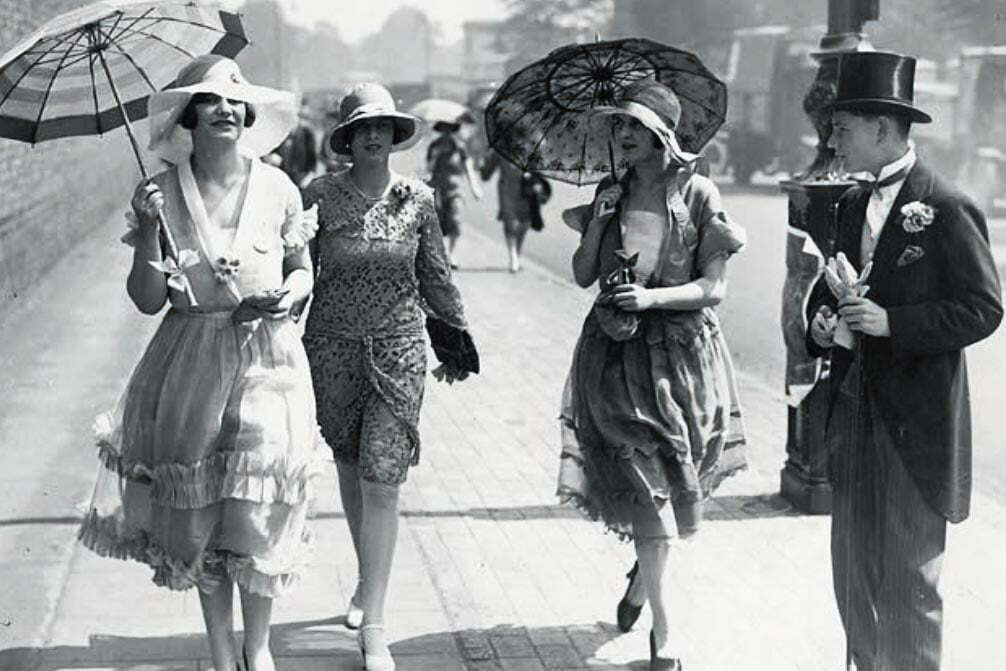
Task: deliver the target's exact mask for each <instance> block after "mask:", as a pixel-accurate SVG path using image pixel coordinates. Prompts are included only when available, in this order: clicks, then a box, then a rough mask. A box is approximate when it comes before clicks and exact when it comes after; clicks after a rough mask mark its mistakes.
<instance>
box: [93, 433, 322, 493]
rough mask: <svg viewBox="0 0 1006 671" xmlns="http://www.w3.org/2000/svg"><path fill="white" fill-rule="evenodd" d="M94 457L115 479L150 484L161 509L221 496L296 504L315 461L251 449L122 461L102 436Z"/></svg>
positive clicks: (315, 470)
mask: <svg viewBox="0 0 1006 671" xmlns="http://www.w3.org/2000/svg"><path fill="white" fill-rule="evenodd" d="M98 459H99V461H100V462H101V464H102V465H103V466H104V467H105V468H106V469H107V470H109V471H111V472H113V473H115V474H116V475H118V476H119V477H120V478H124V479H128V480H132V481H134V482H142V483H148V484H150V486H151V498H152V500H153V501H154V502H155V503H157V504H159V505H162V506H165V507H167V508H179V509H185V510H192V509H195V508H205V507H206V506H209V505H213V504H214V503H219V502H220V501H222V500H224V499H240V500H243V501H253V502H255V503H282V504H285V505H299V504H302V503H305V502H307V501H308V500H309V499H310V498H311V481H312V479H314V478H315V477H316V476H317V475H318V474H319V469H318V463H317V462H316V461H314V462H304V463H301V464H298V465H296V466H292V467H291V466H290V465H289V464H287V463H286V462H284V461H274V462H272V463H265V462H264V461H263V460H262V459H260V458H258V455H256V454H254V453H251V452H218V453H216V454H213V455H211V456H210V457H208V458H207V459H204V460H202V461H199V462H197V463H195V464H160V465H158V466H155V467H153V468H148V467H147V466H144V465H143V464H140V463H136V462H133V463H128V462H126V461H125V460H124V459H123V456H122V454H120V453H119V451H118V450H117V449H116V448H115V447H114V446H113V445H112V444H110V443H109V442H108V441H106V440H99V442H98Z"/></svg>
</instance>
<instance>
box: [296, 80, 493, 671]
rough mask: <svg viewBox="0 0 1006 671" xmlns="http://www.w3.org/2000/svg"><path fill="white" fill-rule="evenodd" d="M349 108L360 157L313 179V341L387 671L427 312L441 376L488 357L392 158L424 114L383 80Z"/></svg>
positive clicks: (362, 619) (470, 368)
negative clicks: (404, 105) (401, 504)
mask: <svg viewBox="0 0 1006 671" xmlns="http://www.w3.org/2000/svg"><path fill="white" fill-rule="evenodd" d="M340 107H341V114H340V118H341V119H342V121H341V123H339V125H337V126H336V127H335V128H334V129H333V130H332V132H331V134H330V135H329V137H328V140H327V143H326V144H327V147H326V149H327V150H328V151H330V152H333V153H335V154H338V155H341V156H348V157H351V159H352V167H351V168H349V169H348V170H345V171H343V172H339V173H334V174H328V175H324V176H322V177H319V178H318V179H316V180H314V181H313V182H312V183H311V184H310V185H308V187H307V189H306V190H305V200H306V202H308V203H320V214H319V232H318V239H317V240H316V242H315V245H316V246H315V248H314V253H315V256H314V258H315V259H316V261H317V278H316V282H315V296H314V302H313V303H312V306H311V310H310V313H309V315H308V319H307V325H306V332H305V335H304V343H305V345H306V347H307V354H308V358H309V359H310V362H311V373H312V376H313V379H314V387H315V393H316V395H317V411H318V421H319V423H320V425H321V432H322V435H323V436H324V437H325V440H326V441H327V442H328V445H329V447H331V448H332V451H333V453H334V454H335V460H336V464H337V465H338V472H339V491H340V494H341V496H342V505H343V509H344V510H345V512H346V521H347V523H348V524H349V530H350V534H351V535H352V538H353V545H354V548H355V550H356V557H357V564H358V567H359V581H358V583H357V586H356V590H355V592H354V593H353V596H352V598H351V599H350V602H349V607H348V610H347V613H346V625H347V626H348V627H350V628H357V627H359V629H360V634H359V643H360V651H361V653H362V654H363V658H364V663H365V665H366V667H367V669H369V670H370V671H386V670H388V669H394V668H395V663H394V659H393V658H392V656H391V652H390V650H389V648H388V639H387V637H386V635H385V630H384V625H385V621H386V620H385V612H384V604H385V595H386V593H387V589H388V582H389V579H390V576H391V563H392V557H393V555H394V551H395V542H396V540H397V537H398V489H399V486H400V485H401V484H402V483H403V482H404V481H405V479H406V476H407V474H408V470H409V466H410V465H415V464H417V463H418V462H419V428H418V425H419V410H420V406H421V405H422V400H423V390H424V386H425V381H424V379H425V376H426V343H425V339H424V337H423V325H424V321H426V323H427V328H428V330H429V331H430V335H431V338H432V339H433V346H434V350H435V351H436V353H437V355H438V358H440V360H441V361H442V362H443V365H442V366H441V367H440V368H438V369H437V370H436V371H434V374H435V375H437V376H438V377H440V378H442V379H445V380H446V381H447V382H453V381H454V380H463V379H465V377H467V375H468V374H469V373H470V372H478V358H477V354H476V353H475V349H474V346H473V344H472V341H471V338H470V337H469V336H468V333H467V330H466V329H467V326H466V323H465V317H464V313H463V311H462V307H461V296H460V295H459V294H458V290H457V289H456V288H455V287H454V285H453V284H452V282H451V276H450V270H449V268H448V261H447V257H446V255H445V253H444V241H443V237H442V235H441V233H440V226H439V225H438V222H437V212H436V209H435V207H434V201H433V193H432V192H431V190H430V189H429V187H427V186H426V185H425V184H423V183H422V182H420V181H419V180H415V179H408V178H405V177H402V176H401V175H397V174H395V173H393V172H391V170H390V168H389V166H388V159H389V156H390V154H391V153H392V152H395V151H401V150H403V149H407V148H409V147H411V146H412V145H414V144H415V143H416V142H417V141H418V140H419V139H420V132H419V131H420V127H421V122H420V121H419V120H418V119H417V118H416V117H413V116H411V115H408V114H403V113H401V112H398V111H396V110H395V103H394V100H393V99H392V98H391V94H390V93H388V91H387V90H386V89H384V88H383V87H382V86H379V85H377V84H361V85H359V86H358V87H356V88H354V89H353V90H351V91H350V92H349V93H348V94H347V95H346V97H345V98H343V100H342V103H341V106H340ZM424 308H427V309H429V310H431V314H430V315H429V317H427V316H425V315H424Z"/></svg>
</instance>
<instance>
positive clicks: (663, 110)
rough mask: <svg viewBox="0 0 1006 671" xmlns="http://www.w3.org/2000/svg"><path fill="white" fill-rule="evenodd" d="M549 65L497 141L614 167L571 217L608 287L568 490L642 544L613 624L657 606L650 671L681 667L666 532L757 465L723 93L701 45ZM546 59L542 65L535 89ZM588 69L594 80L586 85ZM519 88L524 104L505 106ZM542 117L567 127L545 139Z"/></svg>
mask: <svg viewBox="0 0 1006 671" xmlns="http://www.w3.org/2000/svg"><path fill="white" fill-rule="evenodd" d="M541 63H543V64H544V65H541V66H539V64H532V65H531V66H529V67H528V68H526V69H525V70H524V71H521V72H518V73H517V74H515V75H514V76H513V78H512V79H511V80H510V81H508V83H507V84H505V85H504V86H503V87H502V88H501V90H500V92H499V93H497V96H496V98H494V101H493V103H490V109H489V110H488V111H487V114H486V116H487V123H488V125H489V127H490V138H493V137H495V138H496V139H497V142H496V143H494V146H496V148H497V149H498V150H501V153H503V154H504V156H507V157H508V158H511V159H513V158H517V159H523V162H522V165H524V166H527V167H530V168H531V169H535V170H537V171H540V172H542V174H545V175H548V176H550V177H558V178H563V177H567V178H568V177H569V176H570V173H571V172H572V174H573V176H574V177H575V179H577V180H578V181H581V182H587V181H596V176H598V175H603V174H604V173H608V174H607V175H605V176H604V178H603V179H602V180H601V183H600V185H599V186H598V188H597V191H596V195H595V198H594V201H593V202H592V203H591V204H590V205H588V206H581V207H579V208H574V209H573V210H570V211H567V212H566V213H565V214H564V219H565V221H566V223H567V224H569V225H571V226H573V227H574V228H576V230H578V231H579V232H580V233H581V235H582V238H581V241H580V245H579V247H578V248H577V250H576V253H575V254H574V257H573V272H574V276H575V278H576V281H577V282H578V283H579V284H580V285H581V286H584V287H589V286H591V285H592V284H594V283H595V282H596V283H597V284H598V285H599V287H600V289H601V292H600V294H599V296H598V298H597V300H596V302H595V304H594V306H593V308H592V309H591V311H590V313H589V314H588V316H587V319H586V321H585V323H584V326H583V330H582V333H581V336H580V339H579V342H578V343H577V346H576V350H575V352H574V355H573V364H572V367H571V370H570V373H569V377H568V378H567V383H566V388H565V391H564V394H563V403H562V413H561V420H562V441H563V446H562V458H561V465H560V473H559V483H558V494H559V496H560V497H561V498H562V499H563V500H565V501H570V502H572V503H574V504H576V505H577V506H578V507H579V508H581V509H582V510H583V511H584V512H586V513H587V514H588V515H590V516H591V517H592V518H593V519H600V520H602V521H603V522H604V524H605V525H606V527H607V528H608V529H609V530H611V531H613V532H615V533H616V534H618V535H619V536H620V537H621V538H623V539H625V540H632V541H633V543H634V546H635V550H636V556H637V560H638V561H637V564H636V566H634V567H633V569H632V571H630V573H629V576H628V577H629V586H628V589H627V590H626V594H625V596H624V597H623V599H622V600H621V602H620V603H619V604H618V608H617V613H616V615H617V621H618V625H619V627H620V628H621V629H622V630H623V631H628V630H629V629H630V628H631V627H632V625H633V624H634V623H635V621H636V619H637V618H638V617H639V614H640V612H641V610H642V606H643V605H644V603H646V602H649V604H650V608H651V611H652V630H651V632H650V669H651V670H661V671H664V670H676V669H681V668H682V666H681V661H680V659H679V657H678V656H679V655H680V648H679V647H678V642H677V641H676V640H675V638H676V637H675V628H673V627H672V626H671V618H670V613H669V609H668V603H667V595H666V593H667V588H668V580H667V579H666V576H665V573H666V567H667V565H668V559H669V555H670V548H671V540H672V539H674V538H675V537H685V536H688V535H691V534H693V533H694V532H695V531H696V529H697V526H698V522H699V519H700V517H701V502H702V500H703V499H704V498H705V497H707V496H708V495H709V494H710V493H711V492H712V491H713V489H715V487H716V486H717V485H718V484H719V482H720V481H721V480H722V479H723V478H725V477H727V476H728V475H730V474H731V473H733V472H735V471H737V470H738V469H740V468H743V467H744V465H745V457H744V449H743V446H744V435H743V427H742V425H741V421H740V420H741V418H740V409H739V404H738V399H737V388H736V384H735V381H734V376H733V366H732V363H731V359H730V354H729V352H728V350H727V346H726V342H725V340H724V337H723V334H722V332H721V330H720V326H719V321H718V319H717V317H716V314H715V312H714V311H713V307H714V306H715V305H716V304H717V303H719V302H720V301H721V300H722V299H723V297H724V295H725V291H726V276H725V273H726V263H727V260H728V258H729V257H730V256H731V255H732V254H734V253H736V252H737V251H739V250H740V249H741V247H742V246H743V245H744V232H743V230H742V229H741V228H740V227H739V226H737V225H736V224H735V223H733V222H732V221H731V220H730V218H729V217H728V216H727V215H726V213H725V212H724V211H723V206H722V204H721V202H720V197H719V192H718V191H717V189H716V187H715V185H714V184H713V183H712V182H710V181H709V180H708V179H706V178H704V177H702V176H700V175H698V174H695V171H694V168H693V166H694V163H695V160H696V158H697V157H696V156H695V154H692V153H690V151H697V150H698V149H699V148H701V146H702V143H703V142H704V141H705V140H707V139H708V138H709V137H711V135H712V133H714V132H715V129H716V127H717V126H718V125H719V122H720V121H721V120H722V112H724V111H725V103H726V99H725V91H723V89H722V84H721V83H719V82H718V80H716V79H715V77H713V76H712V75H711V74H710V73H708V71H706V70H705V69H704V68H702V66H701V64H699V63H698V60H697V59H696V58H695V57H694V56H692V55H691V54H687V53H685V52H681V51H679V50H676V49H672V48H670V47H663V46H661V45H657V44H656V43H653V42H650V41H648V40H624V41H616V42H607V43H597V44H593V45H573V46H571V47H564V48H563V49H560V50H557V51H556V52H553V54H551V55H550V56H549V57H548V58H546V59H545V61H543V62H541ZM536 68H537V69H538V71H540V72H542V73H548V74H547V75H546V76H547V77H548V78H547V79H545V80H544V81H543V82H541V83H540V85H536V84H537V82H536V81H535V79H534V76H533V75H534V72H535V70H536ZM556 73H559V77H558V79H557V78H556ZM587 73H590V74H589V75H588V74H587ZM588 76H589V77H591V78H592V79H591V81H592V82H593V84H594V85H593V87H590V86H586V85H585V84H584V83H583V82H582V81H581V82H579V83H578V82H577V80H578V79H580V80H583V79H587V78H588ZM664 80H667V81H668V82H671V83H673V86H668V85H665V84H663V83H661V81H664ZM615 82H628V83H627V84H626V85H624V86H621V85H619V86H617V87H616V86H615ZM589 83H590V82H587V84H589ZM511 85H512V87H513V88H514V90H518V91H523V92H530V93H529V94H528V95H529V99H524V100H521V99H520V98H519V95H518V97H517V99H513V98H509V99H508V91H509V90H510V88H511ZM585 91H586V93H584V92H585ZM566 92H579V93H578V95H571V96H570V97H563V96H564V95H565V93H566ZM550 101H551V103H550ZM550 104H551V107H549V105H550ZM493 109H496V110H497V111H498V112H499V113H498V114H493ZM543 109H544V111H542V110H543ZM577 109H579V110H580V113H579V115H574V114H568V113H565V114H564V112H563V110H577ZM539 124H544V126H545V127H546V128H551V129H555V130H554V132H553V133H552V134H546V135H544V136H543V135H540V134H536V131H535V130H534V128H535V127H540V126H539ZM522 137H527V138H529V140H528V141H522V140H521V138H522ZM529 147H530V148H531V151H528V148H529ZM616 150H617V151H618V153H619V154H620V161H619V164H616V159H615V155H614V154H615V151H616ZM689 150H690V151H689ZM616 165H619V166H620V167H624V168H626V170H625V171H624V173H623V174H622V175H621V177H617V176H616V175H615V169H616Z"/></svg>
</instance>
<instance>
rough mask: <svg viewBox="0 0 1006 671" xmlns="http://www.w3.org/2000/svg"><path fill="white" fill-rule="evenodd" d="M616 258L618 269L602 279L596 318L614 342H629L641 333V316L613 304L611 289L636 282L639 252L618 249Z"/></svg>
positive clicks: (595, 313)
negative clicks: (631, 252) (632, 252)
mask: <svg viewBox="0 0 1006 671" xmlns="http://www.w3.org/2000/svg"><path fill="white" fill-rule="evenodd" d="M614 254H615V257H616V258H617V259H618V267H617V268H615V270H613V271H611V272H610V273H608V275H607V276H606V277H604V278H602V279H601V293H600V294H598V296H597V299H596V300H595V301H594V316H595V317H596V318H597V323H598V325H599V326H600V327H601V330H602V331H604V333H605V334H606V335H607V336H608V337H609V338H611V339H612V340H618V341H623V340H629V339H631V338H633V337H635V335H636V333H637V332H638V331H639V314H638V313H635V312H626V311H625V310H623V309H621V308H620V307H618V306H616V305H612V304H611V299H612V295H611V289H612V288H613V287H617V286H619V285H621V284H633V283H634V282H635V281H636V271H635V266H636V262H637V261H638V260H639V252H636V253H635V254H632V255H630V254H629V253H628V252H626V251H625V250H624V249H616V250H615V251H614Z"/></svg>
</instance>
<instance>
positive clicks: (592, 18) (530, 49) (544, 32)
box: [503, 0, 615, 61]
mask: <svg viewBox="0 0 1006 671" xmlns="http://www.w3.org/2000/svg"><path fill="white" fill-rule="evenodd" d="M504 2H505V4H506V6H507V9H508V12H507V14H508V16H507V19H506V20H505V22H504V26H503V33H504V40H503V41H504V43H505V44H506V47H507V50H508V51H510V52H511V53H513V54H520V57H521V58H522V59H525V60H527V61H530V60H533V59H535V58H538V57H540V56H543V55H545V54H546V53H548V52H549V51H551V50H552V49H555V48H556V47H559V46H562V45H563V44H568V43H570V42H582V41H585V40H589V39H593V36H594V35H595V34H597V35H599V36H600V37H601V38H602V39H604V38H605V37H610V35H609V34H608V33H609V29H610V26H611V19H612V15H613V13H614V5H615V0H504Z"/></svg>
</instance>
